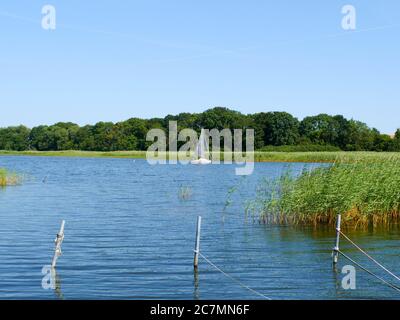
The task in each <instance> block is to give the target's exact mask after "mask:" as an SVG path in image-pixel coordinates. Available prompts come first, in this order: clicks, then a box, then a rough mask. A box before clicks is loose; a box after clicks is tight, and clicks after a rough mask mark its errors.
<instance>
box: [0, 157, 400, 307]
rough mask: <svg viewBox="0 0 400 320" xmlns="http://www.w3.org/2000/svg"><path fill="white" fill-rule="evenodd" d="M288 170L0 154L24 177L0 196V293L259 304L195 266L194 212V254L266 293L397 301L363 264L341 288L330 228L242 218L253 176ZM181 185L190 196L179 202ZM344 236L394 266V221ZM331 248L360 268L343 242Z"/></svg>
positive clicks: (398, 240) (2, 162)
mask: <svg viewBox="0 0 400 320" xmlns="http://www.w3.org/2000/svg"><path fill="white" fill-rule="evenodd" d="M286 166H287V165H286V164H280V163H257V164H256V166H255V171H254V174H253V175H251V176H249V177H247V178H246V179H243V178H242V177H238V176H235V175H234V170H233V167H232V166H229V165H219V166H215V165H211V166H205V167H199V166H181V165H169V166H168V165H164V166H162V165H160V166H150V165H149V164H147V162H146V161H142V160H136V161H132V160H129V159H80V158H47V157H40V158H39V157H0V167H7V168H9V169H10V170H12V171H17V172H20V173H23V174H25V175H26V176H27V177H30V178H29V179H26V181H25V182H24V184H23V185H22V186H18V187H11V188H6V189H3V190H1V191H0V202H1V206H0V260H1V262H2V263H1V264H0V299H64V298H65V299H106V298H108V299H157V298H159V299H258V298H259V297H258V296H255V295H254V294H253V293H252V292H250V291H248V290H245V289H244V288H242V287H240V286H239V285H237V284H236V283H234V282H232V281H230V279H229V278H227V277H225V276H224V275H222V274H221V273H220V272H218V271H217V270H215V269H214V268H212V267H211V266H210V265H208V264H206V263H204V262H203V261H202V260H200V264H199V273H198V274H194V273H193V244H194V237H195V227H196V219H197V216H198V215H201V216H202V217H203V223H202V236H201V250H202V252H203V253H204V254H205V255H206V256H207V257H208V258H210V260H211V261H212V262H213V263H215V264H216V265H217V266H219V267H221V269H222V270H224V271H225V272H227V273H228V274H230V275H231V276H232V277H234V278H235V279H238V280H240V281H241V282H242V283H244V284H246V285H248V286H249V287H251V288H253V289H255V290H256V291H258V292H261V293H262V294H265V295H266V296H269V297H271V298H273V299H338V298H339V299H382V298H389V299H397V298H399V296H398V293H396V292H394V291H393V290H392V289H390V288H387V287H385V286H382V285H381V284H379V283H377V282H376V281H375V280H374V279H371V278H370V277H369V276H368V275H367V274H364V273H363V272H362V271H358V272H357V290H355V291H351V290H349V291H346V290H343V289H342V288H341V279H342V276H343V275H342V274H341V268H342V266H343V265H345V264H347V261H344V260H343V259H339V264H338V266H337V270H336V271H334V270H332V260H331V251H332V247H333V244H334V237H335V230H334V229H331V228H318V229H315V228H292V227H278V226H265V225H260V224H258V223H252V222H251V221H248V222H247V223H246V221H245V214H244V203H245V201H246V200H249V199H252V198H254V195H255V189H256V186H257V184H258V182H259V181H260V179H262V178H265V177H267V178H271V179H272V178H274V177H277V176H278V175H280V174H281V173H282V171H283V170H284V168H285V167H286ZM303 167H304V164H294V165H293V168H292V169H293V172H294V173H296V172H300V171H301V170H302V169H303ZM44 177H46V178H45V179H44ZM182 186H187V187H188V188H190V190H191V191H192V192H191V196H190V197H188V198H187V199H185V201H182V199H181V198H180V196H179V192H180V189H181V187H182ZM232 188H236V189H235V192H229V191H230V190H231V189H232ZM62 219H65V220H66V221H67V224H66V229H65V239H64V242H63V255H62V257H60V259H59V260H58V262H57V271H56V274H55V275H54V276H55V283H56V288H55V290H54V291H52V290H44V289H42V287H41V280H42V278H41V277H42V274H41V272H40V271H41V269H42V267H43V266H44V265H48V264H49V263H50V262H51V258H52V255H53V252H54V243H53V240H54V231H55V230H57V229H58V228H59V223H60V221H61V220H62ZM346 233H347V234H349V236H350V237H351V238H352V239H353V240H355V241H356V242H357V243H358V244H360V245H361V246H362V247H363V248H364V249H365V250H366V251H367V252H369V253H371V255H373V256H374V257H377V258H379V259H378V260H379V261H380V262H382V263H383V264H384V265H386V266H387V267H388V268H389V269H393V270H396V266H397V265H398V263H397V262H398V261H399V250H400V236H399V229H398V228H392V229H390V230H360V231H357V232H354V231H346ZM341 249H342V250H343V251H344V252H346V253H348V254H349V255H351V256H352V257H353V258H354V259H356V260H357V261H359V262H361V263H363V264H366V265H368V263H369V262H368V261H366V260H365V257H363V256H362V255H360V254H359V252H358V251H357V250H356V249H354V248H352V247H351V246H350V245H349V244H348V243H346V242H345V241H342V242H341ZM369 266H370V265H369ZM375 271H376V272H379V270H375ZM61 278H62V285H61Z"/></svg>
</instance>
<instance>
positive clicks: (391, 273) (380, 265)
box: [339, 230, 400, 281]
mask: <svg viewBox="0 0 400 320" xmlns="http://www.w3.org/2000/svg"><path fill="white" fill-rule="evenodd" d="M339 232H340V234H341V235H342V236H343V237H345V239H346V240H347V241H349V242H350V243H351V244H352V245H353V246H355V247H356V248H357V249H358V250H360V251H361V252H362V253H363V254H365V255H366V256H367V257H368V258H369V259H371V260H372V261H373V262H374V263H375V264H376V265H378V266H379V267H381V268H382V269H383V270H385V271H386V272H387V273H389V274H390V275H391V276H393V277H394V278H396V280H398V281H400V278H399V277H398V276H396V275H395V274H394V273H393V272H391V271H390V270H388V269H387V268H386V267H385V266H383V265H382V264H381V263H379V262H378V261H376V260H375V259H374V258H373V257H371V256H370V255H369V254H368V253H366V252H365V251H364V250H363V249H361V248H360V247H359V246H358V245H357V244H356V243H355V242H354V241H352V240H351V239H350V238H349V237H348V236H346V235H345V234H344V233H343V232H342V231H340V230H339Z"/></svg>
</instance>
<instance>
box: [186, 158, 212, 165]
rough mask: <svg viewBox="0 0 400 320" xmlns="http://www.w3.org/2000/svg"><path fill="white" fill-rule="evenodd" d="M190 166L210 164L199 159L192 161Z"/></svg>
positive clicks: (206, 160) (208, 161)
mask: <svg viewBox="0 0 400 320" xmlns="http://www.w3.org/2000/svg"><path fill="white" fill-rule="evenodd" d="M190 163H191V164H200V165H205V164H211V160H208V159H204V158H200V159H198V160H192V161H190Z"/></svg>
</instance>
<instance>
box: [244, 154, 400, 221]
mask: <svg viewBox="0 0 400 320" xmlns="http://www.w3.org/2000/svg"><path fill="white" fill-rule="evenodd" d="M352 160H354V161H350V162H349V161H346V159H340V160H338V161H336V162H335V163H333V165H331V166H328V167H321V168H318V169H314V170H312V171H310V170H307V169H304V170H303V172H302V173H301V174H300V175H299V176H298V177H293V175H291V174H290V171H287V172H286V173H285V174H283V175H282V176H281V177H280V178H279V179H277V180H275V181H269V180H265V181H264V182H263V183H261V185H260V186H259V188H258V190H257V197H256V199H255V200H254V201H250V202H249V203H248V205H247V212H248V213H249V212H250V213H251V214H252V215H253V217H254V215H255V216H257V217H258V218H259V219H260V220H261V221H262V222H264V223H270V224H294V225H298V224H301V225H307V224H311V225H321V224H332V225H333V224H334V223H335V221H336V216H337V214H339V213H340V214H342V221H343V225H344V226H351V227H356V228H357V227H367V226H368V227H371V226H372V227H377V226H390V225H394V224H397V223H398V222H399V220H400V189H399V186H400V158H399V155H398V154H393V155H390V154H382V155H380V156H378V157H377V156H372V155H369V154H361V155H359V157H358V158H357V159H352Z"/></svg>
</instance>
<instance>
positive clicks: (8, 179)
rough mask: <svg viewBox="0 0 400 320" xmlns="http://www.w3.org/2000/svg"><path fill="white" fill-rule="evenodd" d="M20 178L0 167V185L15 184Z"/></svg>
mask: <svg viewBox="0 0 400 320" xmlns="http://www.w3.org/2000/svg"><path fill="white" fill-rule="evenodd" d="M20 181H21V180H20V178H19V176H18V175H16V174H14V173H9V172H8V171H7V170H6V169H3V168H0V187H1V188H4V187H6V186H15V185H17V184H19V183H20Z"/></svg>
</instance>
